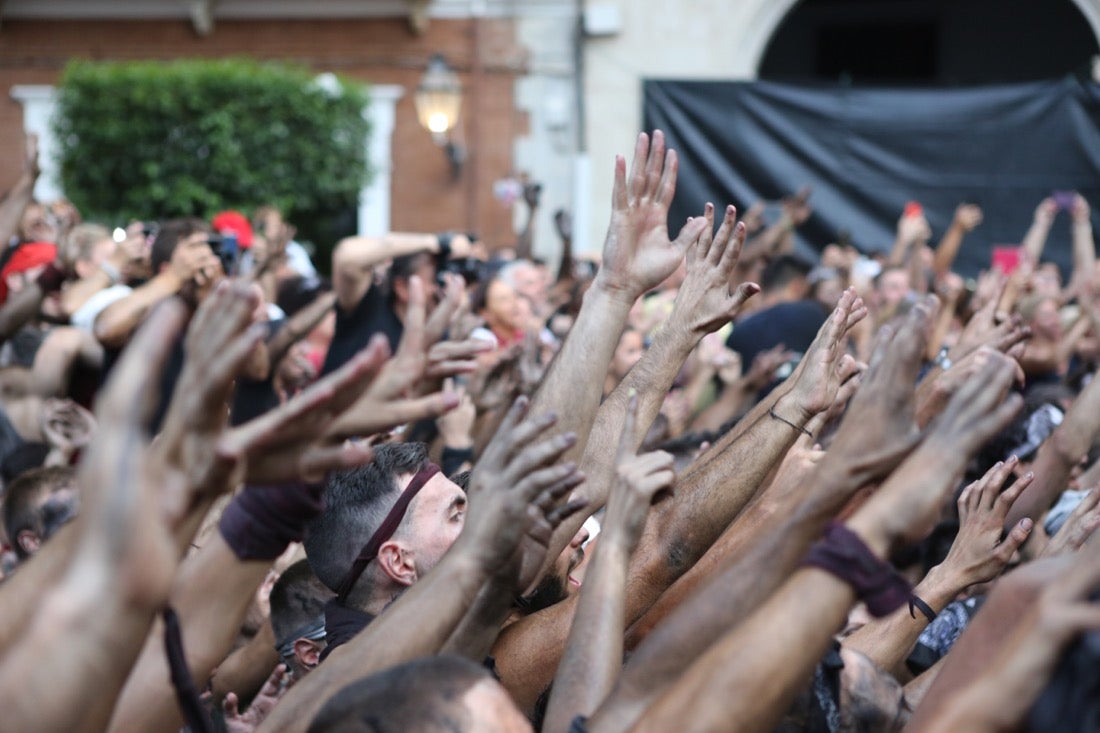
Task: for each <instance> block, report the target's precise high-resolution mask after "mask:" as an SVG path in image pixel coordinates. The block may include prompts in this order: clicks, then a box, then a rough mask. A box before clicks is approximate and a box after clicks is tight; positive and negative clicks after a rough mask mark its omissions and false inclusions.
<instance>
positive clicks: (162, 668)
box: [110, 533, 271, 733]
mask: <svg viewBox="0 0 1100 733" xmlns="http://www.w3.org/2000/svg"><path fill="white" fill-rule="evenodd" d="M270 567H271V563H270V562H267V561H251V562H241V561H240V560H238V559H237V557H236V555H234V553H233V551H232V550H231V549H230V548H229V546H228V545H227V544H226V543H225V540H224V539H222V536H221V534H219V533H215V534H214V536H213V537H211V538H210V539H209V540H208V541H207V542H206V543H205V544H204V545H203V547H202V549H200V550H199V551H198V552H197V553H196V554H195V555H193V556H191V557H190V558H188V559H187V560H186V561H184V563H183V565H182V566H181V567H180V572H179V575H178V576H177V578H176V580H175V583H174V588H173V592H172V597H171V599H170V601H169V605H170V606H172V607H173V608H174V609H175V610H176V613H177V614H179V618H180V628H181V633H182V637H183V642H184V652H185V654H186V657H187V667H188V669H189V670H190V672H191V676H192V678H193V679H194V680H195V684H196V686H198V687H199V688H201V687H203V686H204V685H205V684H206V681H207V679H208V678H209V677H210V674H211V672H213V670H214V668H215V667H216V666H217V665H218V663H220V662H221V661H222V660H223V659H224V658H225V656H226V654H228V653H229V650H230V649H231V648H232V646H233V641H234V640H235V639H236V638H237V634H238V633H239V632H240V628H241V622H242V621H243V620H244V616H245V613H246V612H247V611H248V607H249V605H250V604H251V603H252V599H253V598H255V596H256V591H257V589H258V588H259V587H260V584H261V583H262V582H263V580H264V578H265V577H266V576H267V571H268V569H269V568H270ZM268 671H270V670H268ZM182 724H183V719H182V718H181V716H180V712H179V706H178V705H177V703H176V693H175V690H174V688H173V687H172V685H171V684H170V682H169V674H168V660H167V659H166V658H165V650H164V639H163V625H162V624H159V623H158V624H157V625H156V626H155V627H154V630H153V633H152V634H151V635H150V638H149V639H148V641H147V643H146V645H145V649H144V650H143V651H142V654H141V657H140V659H139V660H138V663H137V664H136V665H135V666H134V671H133V673H132V674H131V675H130V677H129V679H128V680H127V683H126V688H125V690H124V691H123V693H122V697H121V698H120V699H119V702H118V707H117V708H116V710H115V714H114V716H113V718H112V719H111V728H110V730H111V731H114V733H123V732H124V731H134V732H135V733H137V732H139V731H170V730H175V729H177V728H179V726H180V725H182Z"/></svg>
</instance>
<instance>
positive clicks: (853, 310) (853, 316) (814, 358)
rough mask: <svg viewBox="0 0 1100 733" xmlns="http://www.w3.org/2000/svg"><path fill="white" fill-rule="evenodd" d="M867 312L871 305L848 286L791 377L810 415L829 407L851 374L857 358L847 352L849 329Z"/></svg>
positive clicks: (796, 394) (798, 401)
mask: <svg viewBox="0 0 1100 733" xmlns="http://www.w3.org/2000/svg"><path fill="white" fill-rule="evenodd" d="M866 315H867V307H866V306H865V305H864V304H863V300H862V299H861V298H860V297H859V296H858V295H856V291H855V289H853V288H848V289H847V290H845V291H844V294H843V295H841V296H840V302H839V303H837V306H836V308H835V309H834V310H833V312H832V314H831V315H830V316H829V318H828V320H826V321H825V323H824V324H823V325H822V326H821V330H819V331H818V332H817V337H816V338H815V339H814V340H813V343H811V344H810V348H808V349H807V350H806V353H805V355H804V356H803V357H802V361H800V362H799V363H798V366H797V367H796V368H795V370H794V372H793V373H792V374H791V376H790V377H789V378H788V380H787V381H788V383H789V384H790V385H791V387H790V395H791V396H792V397H793V398H794V401H795V404H796V405H797V409H799V410H801V411H802V413H803V414H804V416H805V417H806V419H809V418H811V417H813V416H814V415H816V414H817V413H819V412H821V411H822V410H825V409H828V407H829V406H830V405H832V404H833V400H834V399H835V398H836V393H837V390H838V389H840V385H841V384H842V383H843V381H844V379H845V375H846V374H847V375H848V376H851V374H850V373H851V372H852V371H853V370H854V368H855V360H854V359H853V358H852V357H850V356H848V355H847V354H846V353H845V347H846V345H847V342H846V338H845V337H846V335H847V333H848V330H849V329H851V328H852V326H854V325H855V324H857V323H859V321H861V320H862V319H863V318H864V317H866Z"/></svg>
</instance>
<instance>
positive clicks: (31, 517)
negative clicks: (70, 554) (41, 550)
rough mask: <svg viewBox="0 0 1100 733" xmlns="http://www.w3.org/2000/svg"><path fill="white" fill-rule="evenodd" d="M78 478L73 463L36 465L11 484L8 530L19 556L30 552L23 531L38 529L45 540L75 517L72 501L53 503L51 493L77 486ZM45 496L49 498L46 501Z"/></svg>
mask: <svg viewBox="0 0 1100 733" xmlns="http://www.w3.org/2000/svg"><path fill="white" fill-rule="evenodd" d="M75 478H76V470H75V469H73V468H70V467H69V466H62V467H52V468H36V469H34V470H31V471H27V472H26V473H24V474H23V475H21V476H20V477H19V478H17V479H15V480H14V481H12V482H11V485H9V486H8V490H7V495H6V496H5V498H4V532H6V533H7V535H8V541H9V542H10V543H11V544H12V548H13V549H14V550H15V554H16V555H17V556H18V557H19V559H21V560H22V559H25V558H26V557H28V555H29V553H27V551H26V550H24V549H23V547H22V545H20V544H19V542H18V540H17V538H18V537H19V533H20V532H22V531H24V530H29V531H31V532H34V533H35V534H36V535H38V537H39V538H40V539H41V540H42V541H43V542H44V541H46V540H47V539H49V538H50V537H51V536H52V535H53V534H54V533H55V532H56V531H57V530H58V529H60V528H61V527H62V526H63V525H64V524H65V523H66V522H67V521H69V520H70V519H72V518H73V516H74V512H73V507H72V505H71V503H70V502H65V503H64V505H61V504H57V505H50V503H49V501H48V497H49V495H50V494H52V493H53V492H55V491H57V490H59V489H63V488H66V487H68V486H74V485H75ZM44 498H45V499H47V500H46V501H43V499H44Z"/></svg>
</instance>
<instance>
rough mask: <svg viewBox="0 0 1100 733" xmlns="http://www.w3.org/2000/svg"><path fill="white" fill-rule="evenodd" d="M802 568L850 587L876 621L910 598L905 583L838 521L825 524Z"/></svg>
mask: <svg viewBox="0 0 1100 733" xmlns="http://www.w3.org/2000/svg"><path fill="white" fill-rule="evenodd" d="M802 565H803V567H814V568H819V569H821V570H824V571H825V572H827V573H831V574H832V575H835V576H836V577H837V578H839V579H841V580H843V581H844V582H845V583H847V584H848V585H850V586H852V590H854V591H855V592H856V596H857V597H858V598H859V599H860V600H861V601H863V602H864V603H865V604H866V605H867V610H868V611H869V612H870V614H871V615H872V616H874V617H876V618H881V617H883V616H888V615H889V614H891V613H893V612H894V611H896V610H897V609H899V608H901V607H902V606H904V605H905V604H906V602H907V601H908V600H909V599H910V598H911V597H912V588H911V587H910V586H909V581H907V580H906V579H905V578H903V577H902V576H901V575H899V574H898V572H897V571H896V570H894V568H893V567H892V566H891V565H890V563H888V562H886V561H885V560H881V559H879V558H878V557H876V556H875V554H874V553H873V552H871V549H870V548H869V547H867V545H866V544H864V542H863V540H861V539H860V538H859V535H857V534H856V533H855V532H853V531H852V530H850V529H848V528H847V527H845V526H844V525H843V524H841V523H839V522H830V523H829V526H828V527H826V528H825V537H824V538H823V539H821V540H819V541H818V542H815V543H814V545H813V546H812V547H811V548H810V551H809V552H808V553H807V554H806V559H804V560H803V561H802Z"/></svg>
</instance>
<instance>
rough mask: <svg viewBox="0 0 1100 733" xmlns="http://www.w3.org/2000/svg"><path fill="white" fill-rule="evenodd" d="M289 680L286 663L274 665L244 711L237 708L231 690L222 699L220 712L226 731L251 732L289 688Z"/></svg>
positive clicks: (235, 732) (235, 696)
mask: <svg viewBox="0 0 1100 733" xmlns="http://www.w3.org/2000/svg"><path fill="white" fill-rule="evenodd" d="M289 682H290V676H289V674H288V673H287V669H286V665H285V664H280V665H278V666H276V667H275V670H274V671H273V672H272V673H271V676H269V677H268V678H267V682H265V683H264V686H263V687H262V688H260V691H259V692H258V693H257V694H256V697H254V698H252V704H251V705H249V706H248V709H247V710H245V711H244V712H241V711H240V710H238V708H237V705H238V700H237V695H236V693H234V692H231V693H229V694H228V695H226V696H225V700H223V701H222V713H223V714H224V716H225V730H226V731H227V733H253V731H255V730H256V729H257V728H259V727H260V723H262V722H264V718H266V717H267V714H268V713H270V712H271V711H272V710H273V709H274V708H275V705H276V704H278V702H279V700H281V699H282V697H283V695H284V694H285V693H286V691H287V690H288V689H289V688H290V685H289Z"/></svg>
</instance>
